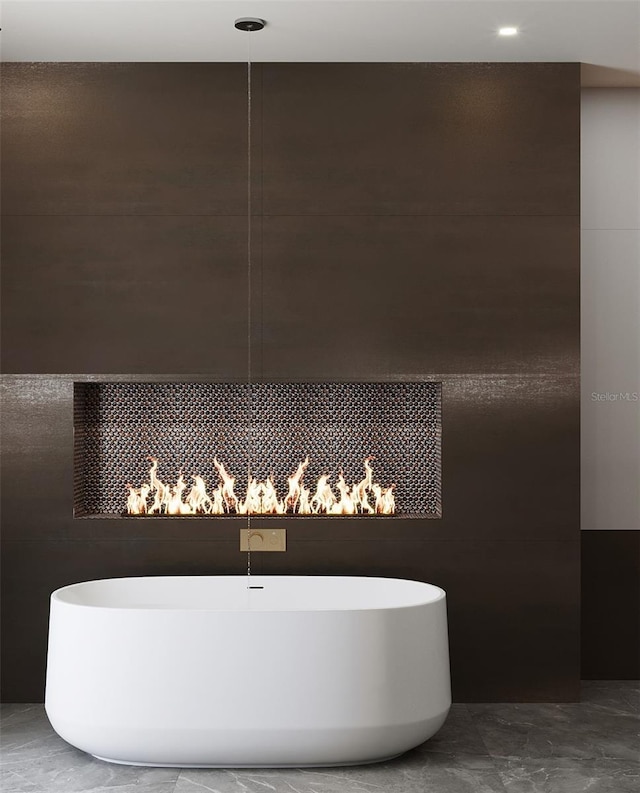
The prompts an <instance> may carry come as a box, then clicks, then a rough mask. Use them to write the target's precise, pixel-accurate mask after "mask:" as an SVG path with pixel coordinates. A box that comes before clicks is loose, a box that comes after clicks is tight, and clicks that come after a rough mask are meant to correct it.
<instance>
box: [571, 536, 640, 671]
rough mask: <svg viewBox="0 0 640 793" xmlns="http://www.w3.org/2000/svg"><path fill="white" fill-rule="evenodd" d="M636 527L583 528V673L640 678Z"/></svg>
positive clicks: (639, 561) (639, 563) (639, 544)
mask: <svg viewBox="0 0 640 793" xmlns="http://www.w3.org/2000/svg"><path fill="white" fill-rule="evenodd" d="M639 580H640V531H611V530H605V531H585V532H583V533H582V676H583V677H584V678H585V679H587V680H637V679H638V678H640V591H639V590H638V581H639Z"/></svg>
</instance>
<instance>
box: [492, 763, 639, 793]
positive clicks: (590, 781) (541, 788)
mask: <svg viewBox="0 0 640 793" xmlns="http://www.w3.org/2000/svg"><path fill="white" fill-rule="evenodd" d="M496 765H497V767H498V770H499V773H500V776H501V778H502V781H503V782H504V786H505V790H506V791H507V793H585V791H588V793H637V791H638V790H640V769H639V768H638V766H637V765H636V764H635V763H634V764H629V763H627V762H626V761H624V760H567V759H544V758H543V759H540V760H532V759H525V760H523V759H522V758H519V757H505V758H503V759H501V760H497V761H496Z"/></svg>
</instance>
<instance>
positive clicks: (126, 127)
mask: <svg viewBox="0 0 640 793" xmlns="http://www.w3.org/2000/svg"><path fill="white" fill-rule="evenodd" d="M245 72H246V67H245V66H243V65H242V64H236V63H225V64H221V63H216V64H205V63H47V64H38V63H9V64H4V66H3V86H2V91H3V108H2V109H3V126H2V160H3V212H5V213H7V214H29V215H37V214H53V215H59V214H67V215H69V214H71V215H86V214H90V215H123V214H125V215H154V214H159V215H214V214H215V215H233V214H242V213H243V212H246V179H247V154H246V150H247V141H246V112H247V111H246V90H245V85H246V76H245ZM258 111H259V103H258V102H256V103H255V105H254V113H256V114H257V113H258ZM256 117H257V115H256ZM257 130H259V124H258V125H257ZM254 138H255V139H256V142H257V137H256V136H254ZM258 152H259V147H257V148H256V154H257V153H258Z"/></svg>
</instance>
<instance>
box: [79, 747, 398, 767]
mask: <svg viewBox="0 0 640 793" xmlns="http://www.w3.org/2000/svg"><path fill="white" fill-rule="evenodd" d="M407 751H410V750H409V749H407ZM403 754H405V752H400V753H399V754H392V755H390V756H389V757H380V758H379V759H377V760H360V761H357V762H354V763H347V762H344V763H288V764H286V765H283V764H278V763H273V764H268V763H263V764H262V765H255V764H250V763H247V764H243V763H236V764H235V765H233V766H230V765H211V764H210V763H190V764H188V765H187V764H184V763H181V764H180V765H176V763H132V762H130V761H129V760H113V759H112V758H110V757H99V756H98V755H97V754H92V755H91V757H95V759H96V760H100V761H102V762H103V763H113V764H115V765H134V766H138V767H139V768H344V767H346V766H355V765H372V764H374V763H388V762H390V761H391V760H395V759H396V758H397V757H402V755H403Z"/></svg>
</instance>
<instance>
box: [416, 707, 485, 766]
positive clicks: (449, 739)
mask: <svg viewBox="0 0 640 793" xmlns="http://www.w3.org/2000/svg"><path fill="white" fill-rule="evenodd" d="M413 751H414V752H444V753H446V754H482V755H486V754H488V752H487V748H486V746H485V745H484V742H483V740H482V737H481V735H480V733H479V731H478V728H477V727H476V725H475V723H474V722H473V720H472V718H471V714H470V713H469V709H468V708H467V706H466V705H461V704H453V705H452V706H451V710H450V711H449V715H448V716H447V720H446V721H445V723H444V725H443V726H442V727H441V728H440V730H439V731H438V732H437V733H436V734H435V735H434V736H433V738H430V739H429V740H428V741H425V743H423V744H422V745H421V746H418V747H417V748H416V749H414V750H413Z"/></svg>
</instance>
